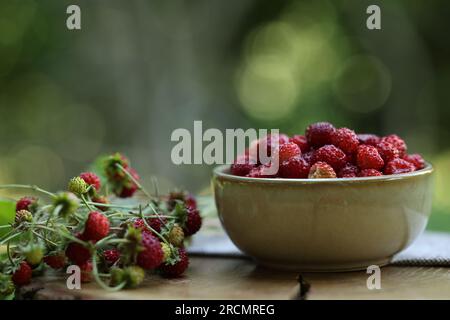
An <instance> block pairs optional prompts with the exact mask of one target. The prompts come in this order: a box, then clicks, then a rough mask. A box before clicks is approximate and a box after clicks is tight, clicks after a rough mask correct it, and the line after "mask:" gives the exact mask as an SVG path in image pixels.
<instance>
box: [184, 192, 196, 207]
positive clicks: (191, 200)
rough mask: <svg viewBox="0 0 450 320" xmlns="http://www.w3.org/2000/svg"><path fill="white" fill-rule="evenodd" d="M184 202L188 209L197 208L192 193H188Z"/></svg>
mask: <svg viewBox="0 0 450 320" xmlns="http://www.w3.org/2000/svg"><path fill="white" fill-rule="evenodd" d="M184 204H185V205H186V208H188V209H197V200H196V199H195V197H194V196H193V195H192V194H190V193H189V194H188V195H187V196H186V199H185V200H184Z"/></svg>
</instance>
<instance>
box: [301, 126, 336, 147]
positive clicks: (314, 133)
mask: <svg viewBox="0 0 450 320" xmlns="http://www.w3.org/2000/svg"><path fill="white" fill-rule="evenodd" d="M334 130H336V129H335V128H334V126H333V125H332V124H331V123H328V122H317V123H313V124H311V125H309V126H308V127H307V128H306V132H305V136H306V139H307V140H308V144H309V145H310V146H312V147H315V148H320V147H321V146H324V145H326V144H331V134H332V133H333V132H334Z"/></svg>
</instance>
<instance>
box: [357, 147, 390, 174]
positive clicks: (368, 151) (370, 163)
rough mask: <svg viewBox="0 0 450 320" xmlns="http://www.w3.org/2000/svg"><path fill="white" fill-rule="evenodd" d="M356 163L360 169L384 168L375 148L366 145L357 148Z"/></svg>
mask: <svg viewBox="0 0 450 320" xmlns="http://www.w3.org/2000/svg"><path fill="white" fill-rule="evenodd" d="M356 162H357V164H358V167H360V168H361V169H376V170H379V169H381V168H383V166H384V161H383V158H381V156H380V154H379V153H378V150H377V148H375V147H374V146H370V145H366V144H363V145H360V146H359V147H358V150H357V154H356Z"/></svg>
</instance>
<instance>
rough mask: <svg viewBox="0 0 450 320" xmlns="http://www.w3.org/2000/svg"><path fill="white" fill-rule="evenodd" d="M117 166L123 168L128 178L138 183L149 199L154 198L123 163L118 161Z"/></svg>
mask: <svg viewBox="0 0 450 320" xmlns="http://www.w3.org/2000/svg"><path fill="white" fill-rule="evenodd" d="M116 166H117V168H119V169H120V170H122V171H123V172H124V173H125V174H126V175H127V176H128V178H130V179H131V181H133V182H134V184H136V185H137V187H138V188H139V190H141V191H142V192H143V193H144V194H145V195H146V196H147V197H148V198H149V199H151V200H153V197H152V196H151V195H150V193H148V191H147V190H146V189H145V188H144V187H143V186H142V185H141V184H140V183H139V181H137V180H136V179H135V178H134V177H133V175H132V174H131V173H129V172H128V171H127V169H125V168H124V167H122V165H120V164H119V163H116Z"/></svg>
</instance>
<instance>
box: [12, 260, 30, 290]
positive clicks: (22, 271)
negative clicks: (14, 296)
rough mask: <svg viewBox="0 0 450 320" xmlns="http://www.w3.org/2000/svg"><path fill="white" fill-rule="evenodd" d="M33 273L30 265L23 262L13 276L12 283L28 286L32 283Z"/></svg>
mask: <svg viewBox="0 0 450 320" xmlns="http://www.w3.org/2000/svg"><path fill="white" fill-rule="evenodd" d="M32 273H33V271H32V270H31V267H30V265H29V264H28V263H26V262H25V261H22V262H21V263H20V265H19V268H18V269H17V270H16V271H15V272H14V273H13V275H12V281H13V282H14V284H15V285H16V286H23V285H26V284H28V283H30V280H31V276H32Z"/></svg>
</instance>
